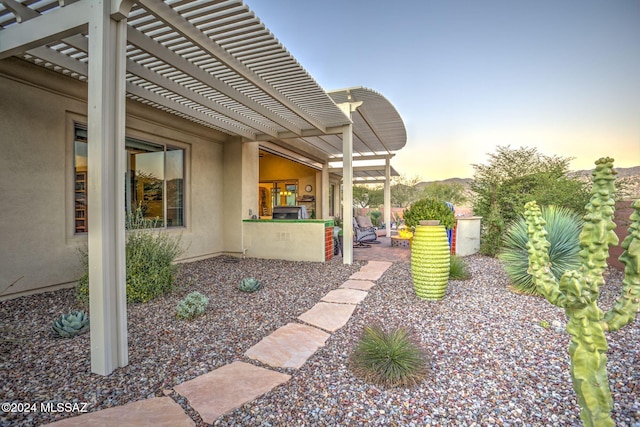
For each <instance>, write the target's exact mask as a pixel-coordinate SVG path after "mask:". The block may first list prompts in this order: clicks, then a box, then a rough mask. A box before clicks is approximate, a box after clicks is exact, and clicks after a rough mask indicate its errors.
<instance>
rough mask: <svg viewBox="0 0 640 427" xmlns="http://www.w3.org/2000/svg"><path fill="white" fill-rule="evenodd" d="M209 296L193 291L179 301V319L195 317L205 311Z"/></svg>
mask: <svg viewBox="0 0 640 427" xmlns="http://www.w3.org/2000/svg"><path fill="white" fill-rule="evenodd" d="M208 305H209V298H207V297H206V296H204V295H202V294H201V293H200V292H191V293H190V294H189V295H187V296H186V297H184V298H183V299H182V300H181V301H180V303H178V307H177V310H178V319H193V318H195V317H197V316H199V315H201V314H202V313H204V312H205V310H206V309H207V306H208Z"/></svg>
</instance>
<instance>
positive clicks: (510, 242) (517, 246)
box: [498, 206, 583, 295]
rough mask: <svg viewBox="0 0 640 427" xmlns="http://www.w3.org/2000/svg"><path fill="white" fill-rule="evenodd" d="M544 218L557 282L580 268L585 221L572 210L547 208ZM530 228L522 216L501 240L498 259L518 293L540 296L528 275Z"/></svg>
mask: <svg viewBox="0 0 640 427" xmlns="http://www.w3.org/2000/svg"><path fill="white" fill-rule="evenodd" d="M542 218H543V219H544V220H545V221H546V223H547V224H546V226H545V229H546V230H547V232H548V234H547V240H548V241H549V243H550V244H551V246H550V247H549V261H550V264H551V265H550V269H551V272H552V273H553V275H554V276H555V277H556V279H558V280H559V279H560V277H561V276H562V274H563V273H564V272H565V271H567V270H573V269H577V268H578V267H579V266H580V258H579V257H578V252H579V251H580V246H579V245H580V242H579V240H578V237H579V235H580V231H581V230H582V223H583V221H582V218H581V217H580V215H578V214H577V213H575V212H573V211H572V210H571V209H567V208H562V207H556V206H546V207H543V208H542ZM528 241H529V238H528V236H527V224H526V222H525V220H524V217H523V216H521V217H519V218H518V219H516V221H514V222H513V223H512V224H511V226H509V228H508V229H507V231H506V232H505V234H504V236H503V239H502V249H500V252H499V254H498V258H499V259H500V260H502V262H503V264H504V268H505V271H506V272H507V275H508V276H509V278H510V279H511V284H512V286H513V288H514V290H515V291H516V292H519V293H523V294H528V295H538V292H537V290H536V287H535V285H534V283H533V280H532V278H531V274H529V273H528V269H529V253H528V252H527V242H528Z"/></svg>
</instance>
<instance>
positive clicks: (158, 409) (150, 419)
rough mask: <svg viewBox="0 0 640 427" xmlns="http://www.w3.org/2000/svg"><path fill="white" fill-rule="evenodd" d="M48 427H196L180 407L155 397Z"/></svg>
mask: <svg viewBox="0 0 640 427" xmlns="http://www.w3.org/2000/svg"><path fill="white" fill-rule="evenodd" d="M47 425H48V426H51V427H54V426H55V427H85V426H104V427H110V426H119V427H120V426H123V427H140V426H150V427H151V426H163V427H164V426H166V427H170V426H174V427H193V426H195V425H196V423H194V422H193V420H192V419H191V417H189V416H188V415H187V414H186V413H185V412H184V410H183V409H182V406H180V405H178V404H177V403H176V402H175V401H174V400H173V399H172V398H170V397H154V398H153V399H146V400H138V401H137V402H132V403H129V404H126V405H123V406H116V407H115V408H109V409H103V410H102V411H97V412H90V413H88V414H84V415H80V416H78V417H72V418H67V419H65V420H61V421H56V422H55V423H51V424H47Z"/></svg>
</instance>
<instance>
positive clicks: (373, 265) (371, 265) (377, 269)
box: [349, 261, 393, 280]
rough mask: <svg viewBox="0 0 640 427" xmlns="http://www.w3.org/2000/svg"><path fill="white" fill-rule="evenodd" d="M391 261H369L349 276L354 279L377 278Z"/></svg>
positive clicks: (389, 265)
mask: <svg viewBox="0 0 640 427" xmlns="http://www.w3.org/2000/svg"><path fill="white" fill-rule="evenodd" d="M392 264H393V263H391V262H389V261H369V262H368V263H367V265H365V266H363V267H362V268H361V269H360V271H357V272H355V273H353V274H352V275H351V277H349V278H350V279H356V280H378V279H380V277H382V275H383V274H384V272H385V271H387V269H388V268H389V267H391V265H392Z"/></svg>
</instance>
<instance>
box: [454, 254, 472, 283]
mask: <svg viewBox="0 0 640 427" xmlns="http://www.w3.org/2000/svg"><path fill="white" fill-rule="evenodd" d="M449 259H450V261H449V263H450V264H449V279H451V280H467V279H469V278H470V277H471V275H470V274H469V270H468V269H467V263H466V262H465V261H464V259H463V258H462V257H459V256H456V255H451V257H450V258H449Z"/></svg>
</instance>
